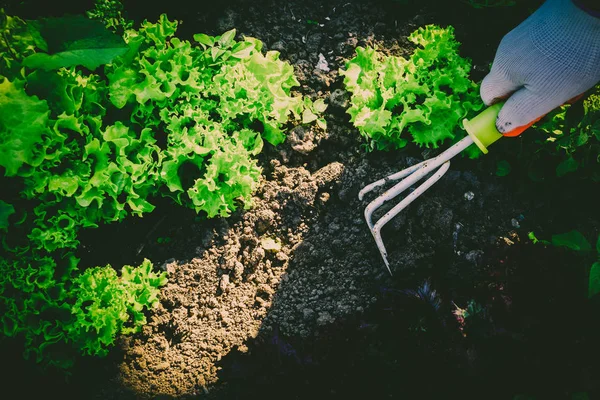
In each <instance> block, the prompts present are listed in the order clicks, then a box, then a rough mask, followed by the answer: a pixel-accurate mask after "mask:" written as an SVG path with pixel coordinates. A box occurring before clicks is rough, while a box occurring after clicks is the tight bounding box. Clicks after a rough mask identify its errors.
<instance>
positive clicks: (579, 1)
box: [571, 0, 600, 18]
mask: <svg viewBox="0 0 600 400" xmlns="http://www.w3.org/2000/svg"><path fill="white" fill-rule="evenodd" d="M571 1H572V2H573V4H575V5H576V6H577V7H579V8H580V9H582V10H583V11H585V12H586V13H588V14H590V15H591V16H593V17H596V18H600V7H598V5H597V4H596V5H593V4H592V1H586V0H571Z"/></svg>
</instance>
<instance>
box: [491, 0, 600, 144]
mask: <svg viewBox="0 0 600 400" xmlns="http://www.w3.org/2000/svg"><path fill="white" fill-rule="evenodd" d="M598 81H600V18H596V17H594V16H592V15H590V14H588V13H586V12H585V11H583V10H582V9H580V8H578V7H577V6H576V5H574V4H573V3H572V2H571V0H547V1H546V2H545V3H544V4H543V5H542V6H541V7H540V8H539V9H538V10H537V11H536V12H535V13H533V14H532V15H531V16H530V17H529V18H527V19H526V20H525V21H524V22H523V23H521V24H520V25H519V26H517V27H516V28H515V29H513V30H512V31H510V32H509V33H508V34H507V35H506V36H504V38H503V39H502V41H501V42H500V46H499V47H498V50H497V52H496V57H495V59H494V63H493V64H492V70H491V72H490V73H489V74H488V75H487V76H486V77H485V79H484V80H483V83H482V84H481V98H482V99H483V102H484V103H485V104H486V105H490V104H493V103H495V102H496V101H498V100H500V99H502V98H507V97H508V96H510V97H508V100H507V102H506V104H505V105H504V106H503V107H502V109H501V110H500V114H498V119H497V120H496V127H497V128H498V131H499V132H501V133H503V134H506V135H510V132H511V131H513V130H514V129H516V128H518V127H521V126H524V125H528V124H530V123H531V122H532V121H535V120H537V119H538V118H540V117H542V116H543V115H545V114H547V113H548V112H550V111H552V110H553V109H555V108H556V107H558V106H560V105H562V104H564V103H566V102H567V101H568V100H570V99H572V98H574V97H576V96H577V95H579V94H581V93H583V92H585V91H586V90H588V89H589V88H591V87H592V86H594V85H595V84H596V83H597V82H598ZM511 94H512V95H511Z"/></svg>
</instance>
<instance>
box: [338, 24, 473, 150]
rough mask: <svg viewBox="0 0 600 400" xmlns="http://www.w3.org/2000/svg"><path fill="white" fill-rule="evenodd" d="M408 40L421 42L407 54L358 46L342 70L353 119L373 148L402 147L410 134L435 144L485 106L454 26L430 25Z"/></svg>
mask: <svg viewBox="0 0 600 400" xmlns="http://www.w3.org/2000/svg"><path fill="white" fill-rule="evenodd" d="M409 40H410V41H411V42H413V43H414V44H415V45H416V46H417V48H416V49H415V51H414V53H413V54H412V55H411V57H410V59H408V60H406V59H404V58H402V57H397V56H386V55H384V54H383V53H382V52H380V51H377V50H375V49H373V48H362V47H358V48H357V49H356V56H355V57H354V58H353V59H351V60H350V61H349V62H348V63H347V65H346V70H342V71H340V74H341V75H343V76H344V84H345V85H346V89H347V90H348V91H349V92H351V93H352V97H351V99H350V104H351V106H350V108H349V109H348V113H349V114H350V116H351V121H352V122H353V123H354V125H355V126H356V127H357V128H358V130H359V132H360V133H361V134H362V135H363V136H364V137H365V138H367V140H368V142H369V146H370V148H371V149H385V150H387V149H399V148H402V147H404V146H406V144H407V143H408V142H409V140H411V139H412V141H413V142H414V143H416V144H418V145H420V146H425V147H433V148H437V147H438V146H439V144H440V143H441V142H443V141H444V140H458V139H460V138H461V137H462V136H464V133H462V131H461V130H460V122H461V121H462V119H463V118H465V117H468V116H469V115H470V113H471V112H472V111H478V110H480V109H481V108H482V107H483V104H482V102H481V100H480V99H479V94H478V90H477V85H476V84H475V83H474V82H473V81H471V80H470V79H469V72H470V70H471V63H470V61H469V60H467V59H465V58H462V57H461V56H460V55H459V54H458V47H459V43H458V42H457V41H456V39H455V38H454V29H453V28H452V27H448V28H440V27H438V26H435V25H428V26H426V27H424V28H419V29H417V30H416V31H415V32H413V33H412V34H411V35H410V36H409ZM407 131H408V133H409V134H410V136H408V135H407V134H406V132H407ZM469 151H470V155H471V156H472V157H476V156H477V154H478V152H479V151H478V150H477V149H476V148H475V147H474V146H472V148H470V150H469Z"/></svg>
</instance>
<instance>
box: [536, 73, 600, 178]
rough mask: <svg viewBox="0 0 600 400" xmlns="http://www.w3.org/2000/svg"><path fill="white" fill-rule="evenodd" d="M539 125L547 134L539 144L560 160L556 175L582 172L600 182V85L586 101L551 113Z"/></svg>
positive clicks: (537, 126)
mask: <svg viewBox="0 0 600 400" xmlns="http://www.w3.org/2000/svg"><path fill="white" fill-rule="evenodd" d="M536 128H537V129H538V130H540V131H542V132H544V133H546V134H547V135H548V136H547V137H545V138H544V139H543V140H542V141H540V143H538V147H539V146H541V148H542V149H543V150H545V152H544V153H545V154H550V155H552V156H554V158H555V159H557V160H560V161H559V162H558V164H557V165H556V176H558V177H562V176H565V175H567V174H569V173H573V172H576V171H580V172H581V174H582V175H583V176H584V177H590V178H591V179H592V180H594V181H596V182H598V181H600V85H597V86H596V87H595V88H594V89H592V90H591V91H590V93H588V95H587V96H586V97H585V98H584V100H583V101H580V102H577V103H575V104H573V105H565V106H562V107H560V108H559V109H557V110H556V111H554V112H552V113H550V114H549V115H548V116H547V117H546V118H544V119H543V120H542V122H540V123H538V124H537V125H536Z"/></svg>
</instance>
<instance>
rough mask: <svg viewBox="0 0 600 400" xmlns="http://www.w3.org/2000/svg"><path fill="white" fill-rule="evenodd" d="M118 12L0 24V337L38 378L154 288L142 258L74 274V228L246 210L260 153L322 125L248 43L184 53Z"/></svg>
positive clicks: (272, 57)
mask: <svg viewBox="0 0 600 400" xmlns="http://www.w3.org/2000/svg"><path fill="white" fill-rule="evenodd" d="M121 11H122V8H120V5H119V4H117V2H114V1H98V5H97V7H96V9H95V10H93V11H92V13H91V14H90V15H92V16H93V17H94V18H95V19H98V20H99V21H101V22H98V21H92V20H87V19H85V18H82V17H65V18H50V19H44V20H41V21H23V20H21V19H19V18H14V17H9V16H6V15H5V14H4V13H3V12H0V28H1V32H0V50H1V52H0V172H2V171H3V173H4V175H5V177H6V178H7V180H8V181H10V182H14V183H15V185H14V187H15V188H19V189H18V190H19V193H18V195H20V196H21V199H18V200H19V203H16V202H14V201H13V200H15V198H16V196H17V193H14V194H9V193H8V192H5V191H3V192H2V193H0V196H2V197H3V199H0V232H1V234H2V236H1V242H2V249H0V315H1V317H0V318H1V320H0V324H1V325H0V329H2V330H3V331H4V334H5V336H10V337H12V336H17V335H18V336H21V337H23V338H24V339H25V347H26V356H27V357H33V358H35V359H36V360H37V361H39V362H43V363H44V364H45V365H54V366H58V367H63V368H65V367H69V366H70V365H71V363H72V361H73V359H72V357H70V356H68V354H69V349H78V350H79V351H80V352H81V353H83V354H86V355H105V354H106V352H107V350H108V348H109V347H110V345H111V344H112V343H113V341H114V338H115V336H116V335H118V334H119V333H123V334H127V333H132V332H136V331H137V330H139V328H140V326H141V325H143V324H144V323H145V317H144V310H146V309H148V308H151V307H154V306H155V305H156V304H157V302H158V300H157V299H158V297H157V296H158V294H159V287H160V286H162V285H164V284H165V282H166V278H165V274H164V273H161V274H156V273H154V272H152V265H151V263H150V262H149V261H144V263H143V264H142V265H141V266H140V267H137V268H133V267H130V266H125V267H123V269H122V272H121V274H120V276H119V275H118V274H117V273H116V272H115V270H113V269H112V268H110V267H109V266H107V267H103V268H100V267H94V268H90V269H87V270H85V271H84V272H83V273H80V272H79V271H78V269H77V265H78V262H79V260H78V259H77V258H75V257H74V256H73V253H72V252H73V251H74V250H75V249H77V246H78V244H79V240H78V232H79V230H80V229H82V228H90V227H97V226H98V225H100V224H102V223H109V222H115V221H121V220H123V219H124V218H125V217H127V216H129V215H136V216H142V215H144V214H145V213H148V212H151V211H152V210H153V209H154V205H153V204H152V203H153V199H154V198H155V197H156V196H161V195H162V196H168V197H171V198H173V199H174V200H175V201H176V202H178V203H180V204H184V205H186V206H189V207H193V208H194V209H195V210H196V211H197V212H201V213H203V214H205V215H207V216H208V217H214V216H228V215H230V214H231V212H233V211H234V210H236V208H237V207H239V206H240V204H241V205H243V206H244V207H246V208H247V207H249V206H250V205H251V196H252V193H253V191H254V190H255V189H256V188H257V186H258V183H259V180H260V178H261V170H260V168H259V167H258V165H257V161H256V156H257V155H258V154H259V153H260V152H261V150H262V149H263V147H264V145H265V143H264V141H267V142H268V143H270V144H272V145H277V144H279V143H281V142H283V141H284V139H285V133H284V126H285V124H287V123H289V122H290V119H292V120H295V121H298V122H300V123H306V124H308V123H314V124H315V125H317V126H318V127H319V128H320V129H325V127H326V126H325V121H324V119H323V118H322V117H321V116H320V114H321V113H322V112H323V111H324V110H325V107H326V106H325V104H324V102H323V101H322V100H316V101H314V102H313V101H311V100H310V99H308V98H302V97H300V96H293V95H292V94H291V90H292V88H293V87H294V86H297V85H298V81H297V80H296V78H295V76H294V74H293V67H292V66H291V65H290V64H288V63H285V62H283V61H281V60H279V54H278V53H277V52H273V51H269V52H266V53H264V54H263V53H262V52H261V49H262V43H261V42H260V41H258V40H256V39H253V38H248V37H247V38H243V40H241V41H236V40H235V35H236V33H235V30H231V31H229V32H225V33H224V34H223V35H221V36H216V37H212V36H208V35H204V34H197V35H194V39H195V41H196V42H197V43H191V42H189V41H184V40H180V39H179V38H177V37H175V36H174V35H175V32H176V29H177V22H175V21H169V20H168V18H167V17H166V16H165V15H162V16H161V17H160V19H159V21H158V22H157V23H154V24H153V23H149V22H144V23H143V24H142V26H141V27H140V28H139V29H137V30H134V29H128V28H130V25H129V23H128V22H126V21H125V20H124V18H123V17H122V14H121ZM107 27H108V28H111V29H113V30H115V31H117V32H119V33H122V35H123V39H121V38H120V37H119V36H115V34H114V33H111V32H110V31H109V30H107V29H108V28H107ZM94 71H95V72H94ZM11 196H13V197H11ZM5 200H6V201H5ZM9 203H11V204H9ZM13 204H14V205H16V204H19V208H18V209H16V208H15V207H14V206H13ZM167 242H168V240H167V239H165V240H164V241H163V243H167Z"/></svg>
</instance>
